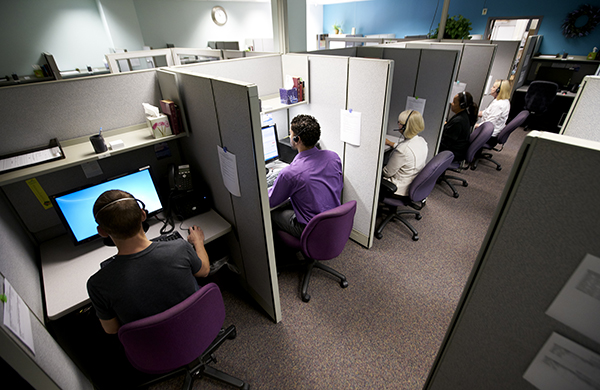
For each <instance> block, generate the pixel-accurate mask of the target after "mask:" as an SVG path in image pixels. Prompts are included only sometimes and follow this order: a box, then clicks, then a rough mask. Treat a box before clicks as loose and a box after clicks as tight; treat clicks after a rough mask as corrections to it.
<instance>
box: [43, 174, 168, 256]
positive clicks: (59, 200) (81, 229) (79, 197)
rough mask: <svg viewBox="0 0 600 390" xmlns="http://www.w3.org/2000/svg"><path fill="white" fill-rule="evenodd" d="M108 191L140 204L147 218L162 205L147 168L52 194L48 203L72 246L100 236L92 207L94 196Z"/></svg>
mask: <svg viewBox="0 0 600 390" xmlns="http://www.w3.org/2000/svg"><path fill="white" fill-rule="evenodd" d="M108 190H122V191H126V192H129V193H130V194H131V195H133V196H134V197H135V198H137V199H139V200H141V201H142V202H144V205H145V206H146V210H148V216H152V215H154V214H156V213H158V212H160V211H162V204H161V202H160V198H159V197H158V192H157V191H156V187H155V186H154V182H153V181H152V176H151V175H150V169H149V168H148V167H146V168H141V169H140V170H137V171H135V172H133V173H129V174H125V175H123V176H119V177H117V178H114V179H109V180H108V181H105V182H103V183H100V184H95V185H92V186H87V187H84V188H78V189H76V190H71V191H68V192H64V193H61V194H57V195H52V196H51V197H50V198H51V200H52V204H53V205H54V207H55V208H56V210H57V212H58V215H59V217H60V219H61V221H62V222H63V224H64V225H65V228H66V229H67V232H68V233H69V235H70V236H71V239H72V240H73V242H74V243H75V245H78V244H81V243H83V242H87V241H90V240H92V239H94V238H98V237H100V236H99V235H98V231H97V230H96V226H98V225H97V224H96V220H95V219H94V214H93V207H94V203H95V202H96V199H98V196H100V194H102V193H103V192H104V191H108Z"/></svg>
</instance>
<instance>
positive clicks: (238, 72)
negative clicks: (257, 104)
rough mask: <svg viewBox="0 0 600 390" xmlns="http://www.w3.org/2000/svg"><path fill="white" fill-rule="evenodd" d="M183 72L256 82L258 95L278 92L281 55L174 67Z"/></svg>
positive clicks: (281, 73)
mask: <svg viewBox="0 0 600 390" xmlns="http://www.w3.org/2000/svg"><path fill="white" fill-rule="evenodd" d="M175 69H180V70H182V71H184V72H193V73H197V74H201V75H205V76H212V77H219V78H223V79H230V80H236V81H244V82H247V83H253V84H256V86H257V87H258V93H259V96H267V95H273V94H279V88H281V87H283V70H282V66H281V55H280V54H272V55H265V56H260V57H247V58H240V59H235V60H229V61H225V60H224V61H214V62H203V63H200V64H191V65H181V66H177V67H175Z"/></svg>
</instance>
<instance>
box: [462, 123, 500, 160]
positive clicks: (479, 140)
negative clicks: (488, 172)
mask: <svg viewBox="0 0 600 390" xmlns="http://www.w3.org/2000/svg"><path fill="white" fill-rule="evenodd" d="M493 132H494V125H493V124H492V122H483V123H482V124H481V126H479V127H477V128H476V129H475V130H474V131H473V133H472V134H471V135H472V137H471V143H470V144H469V148H468V149H467V157H466V158H465V160H466V161H467V162H468V163H471V162H473V160H474V159H475V155H476V154H477V153H478V152H479V151H480V150H481V149H482V148H483V145H485V144H486V143H487V142H488V141H489V140H490V138H492V133H493Z"/></svg>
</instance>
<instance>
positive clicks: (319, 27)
mask: <svg viewBox="0 0 600 390" xmlns="http://www.w3.org/2000/svg"><path fill="white" fill-rule="evenodd" d="M317 34H323V5H319V4H310V2H307V3H306V50H307V51H314V50H318V49H319V46H318V44H317Z"/></svg>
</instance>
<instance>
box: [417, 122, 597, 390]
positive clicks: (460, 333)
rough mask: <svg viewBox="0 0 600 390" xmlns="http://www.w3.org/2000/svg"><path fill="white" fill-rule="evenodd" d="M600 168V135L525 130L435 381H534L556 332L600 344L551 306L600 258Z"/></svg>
mask: <svg viewBox="0 0 600 390" xmlns="http://www.w3.org/2000/svg"><path fill="white" fill-rule="evenodd" d="M556 161H560V164H556ZM598 166H600V143H597V142H590V141H582V140H579V139H576V138H573V137H566V136H560V135H556V134H548V133H538V132H532V133H530V135H529V136H528V137H527V138H526V140H525V141H524V143H523V145H522V147H521V150H520V152H519V155H518V156H517V160H516V161H515V164H514V165H513V170H512V172H511V175H510V177H509V179H508V182H507V184H506V188H505V190H504V193H503V195H502V197H501V199H500V203H499V204H498V208H497V210H496V215H495V217H494V219H493V220H492V223H491V224H490V228H489V230H488V233H487V235H486V238H485V240H484V242H483V244H482V247H481V250H480V252H479V255H478V257H477V260H476V262H475V266H474V268H473V271H472V273H471V276H470V278H469V281H468V283H467V285H466V287H465V292H464V293H463V297H462V298H461V301H460V303H459V305H458V309H457V312H456V313H455V318H454V319H453V321H452V323H451V326H450V328H449V331H448V334H447V335H446V339H445V341H444V343H443V344H442V348H441V350H440V352H439V353H438V358H437V360H436V363H435V364H434V366H433V370H432V372H431V373H430V377H429V379H428V382H427V384H426V386H425V388H426V389H431V390H436V389H482V388H485V389H490V390H493V389H499V390H500V389H502V390H504V389H514V390H518V389H523V390H529V389H533V388H534V387H533V386H532V385H531V384H530V383H529V382H527V381H525V380H524V379H523V378H522V376H523V374H524V372H525V371H526V369H527V367H528V366H529V364H530V363H531V361H532V360H533V358H534V357H535V356H536V354H537V353H538V351H539V350H540V348H541V347H542V346H543V345H544V343H545V342H546V340H547V339H548V338H549V337H550V335H551V334H552V333H553V332H556V333H558V334H560V335H562V336H564V337H566V338H568V339H570V340H572V341H574V342H575V343H578V344H580V345H581V346H583V347H585V348H588V349H590V350H592V351H594V352H596V353H599V352H600V344H598V343H596V342H594V341H592V340H591V339H589V338H588V337H586V336H584V335H582V334H580V333H578V332H577V331H575V330H574V329H572V328H570V327H568V326H566V325H564V324H562V323H561V322H559V321H557V320H555V319H553V318H551V317H549V316H547V315H546V314H545V311H546V310H547V309H548V307H549V306H550V304H551V303H552V302H553V300H554V299H555V297H556V296H557V294H558V293H559V292H560V290H561V289H562V287H563V286H564V285H565V283H566V282H567V280H568V279H569V278H570V277H571V275H572V273H573V272H574V271H575V269H576V268H577V267H578V265H579V264H580V263H581V261H582V260H583V258H584V256H585V255H586V254H588V253H589V254H592V255H595V256H600V240H598V237H599V236H600V224H599V223H598V215H600V203H599V202H598V193H600V179H599V176H598ZM573 199H576V200H577V204H578V205H579V206H581V207H579V208H580V210H573V208H572V207H570V203H569V202H570V201H571V200H573ZM591 315H593V314H591ZM590 388H591V387H590Z"/></svg>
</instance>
